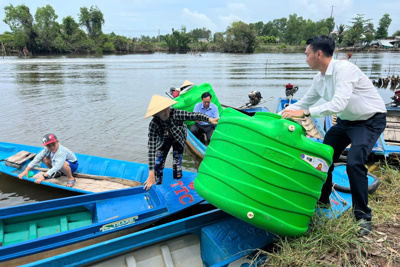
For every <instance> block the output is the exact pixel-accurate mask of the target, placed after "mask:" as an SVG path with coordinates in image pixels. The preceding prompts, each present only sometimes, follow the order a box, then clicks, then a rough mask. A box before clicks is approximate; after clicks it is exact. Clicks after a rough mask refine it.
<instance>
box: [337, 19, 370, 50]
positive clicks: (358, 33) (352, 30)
mask: <svg viewBox="0 0 400 267" xmlns="http://www.w3.org/2000/svg"><path fill="white" fill-rule="evenodd" d="M370 21H371V19H365V18H364V14H357V17H355V18H353V20H352V22H351V23H352V26H350V27H349V30H348V31H347V33H346V34H345V36H344V38H343V41H344V42H345V44H346V45H354V44H355V43H356V42H359V41H361V39H362V35H363V34H364V33H365V32H366V29H367V26H368V24H369V23H370Z"/></svg>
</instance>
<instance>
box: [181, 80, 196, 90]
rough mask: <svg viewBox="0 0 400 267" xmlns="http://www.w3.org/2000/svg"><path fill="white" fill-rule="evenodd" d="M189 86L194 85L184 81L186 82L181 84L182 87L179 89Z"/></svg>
mask: <svg viewBox="0 0 400 267" xmlns="http://www.w3.org/2000/svg"><path fill="white" fill-rule="evenodd" d="M189 85H194V83H192V82H189V81H188V80H186V81H184V82H183V84H182V86H181V87H180V88H184V87H186V86H189Z"/></svg>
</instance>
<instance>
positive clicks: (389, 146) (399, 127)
mask: <svg viewBox="0 0 400 267" xmlns="http://www.w3.org/2000/svg"><path fill="white" fill-rule="evenodd" d="M386 109H387V116H386V129H385V130H384V131H383V134H382V135H381V137H380V139H379V142H380V144H381V145H382V148H383V151H384V154H385V156H386V157H399V156H400V107H390V106H387V107H386Z"/></svg>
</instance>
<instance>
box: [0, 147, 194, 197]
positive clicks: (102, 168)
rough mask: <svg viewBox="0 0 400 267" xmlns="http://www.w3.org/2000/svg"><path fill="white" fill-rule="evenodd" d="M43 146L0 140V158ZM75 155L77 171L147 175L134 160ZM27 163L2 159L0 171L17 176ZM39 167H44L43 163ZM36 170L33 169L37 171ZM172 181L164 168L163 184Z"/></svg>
mask: <svg viewBox="0 0 400 267" xmlns="http://www.w3.org/2000/svg"><path fill="white" fill-rule="evenodd" d="M42 149H43V147H35V146H27V145H21V144H14V143H5V142H0V159H6V158H8V157H10V156H12V155H14V154H16V153H18V152H20V151H23V150H24V151H29V152H32V153H39V152H40V151H41V150H42ZM75 155H76V157H77V158H78V162H79V168H78V170H77V172H79V173H83V174H91V175H100V176H109V177H118V178H123V179H127V180H133V181H137V182H141V183H144V182H145V181H146V179H147V177H148V174H149V171H148V165H146V164H141V163H136V162H129V161H123V160H116V159H109V158H102V157H96V156H90V155H85V154H78V153H75ZM27 164H28V163H26V164H25V165H23V166H22V167H21V168H20V169H16V168H13V167H9V166H7V165H5V162H4V161H1V162H0V172H2V173H5V174H8V175H10V176H14V177H18V174H20V173H21V172H22V171H23V170H24V169H25V168H26V166H27ZM41 167H45V166H44V164H42V165H41ZM37 172H38V171H34V173H37ZM191 175H193V173H191V172H187V171H183V177H186V176H191ZM23 179H24V180H27V181H30V182H34V181H35V179H33V178H27V177H24V178H23ZM78 179H79V178H78ZM172 181H173V175H172V169H171V168H165V169H164V178H163V183H164V184H170V183H171V182H172ZM41 184H42V185H46V186H51V187H57V188H61V189H64V190H69V191H74V192H79V193H93V191H89V190H81V189H78V188H76V187H67V186H63V185H58V184H54V183H50V182H46V180H45V181H43V182H42V183H41Z"/></svg>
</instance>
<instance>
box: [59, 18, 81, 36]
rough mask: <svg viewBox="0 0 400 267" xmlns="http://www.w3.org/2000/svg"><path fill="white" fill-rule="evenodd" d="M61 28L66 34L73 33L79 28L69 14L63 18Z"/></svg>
mask: <svg viewBox="0 0 400 267" xmlns="http://www.w3.org/2000/svg"><path fill="white" fill-rule="evenodd" d="M61 28H62V30H63V33H64V34H65V35H67V36H71V35H73V34H74V33H75V32H76V31H77V30H78V28H79V24H78V23H77V22H76V21H75V20H74V18H72V17H71V16H67V17H65V18H63V21H62V24H61Z"/></svg>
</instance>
